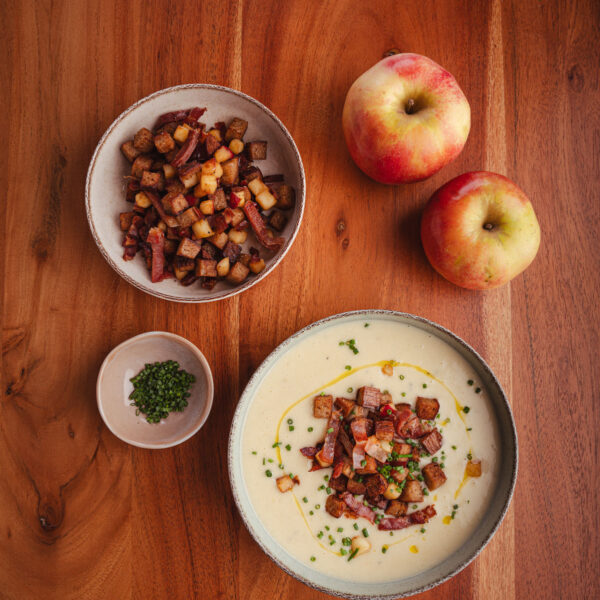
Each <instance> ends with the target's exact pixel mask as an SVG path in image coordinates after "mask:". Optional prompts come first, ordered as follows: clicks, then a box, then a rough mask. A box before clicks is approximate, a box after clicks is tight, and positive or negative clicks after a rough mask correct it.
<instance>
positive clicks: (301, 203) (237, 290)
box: [84, 83, 306, 304]
mask: <svg viewBox="0 0 600 600" xmlns="http://www.w3.org/2000/svg"><path fill="white" fill-rule="evenodd" d="M190 89H191V90H194V89H196V90H216V91H220V92H224V93H227V94H232V95H234V96H238V97H240V98H243V99H244V100H247V101H248V102H250V103H252V104H254V105H255V106H257V107H258V108H259V109H261V110H262V111H263V112H265V113H266V114H267V116H269V117H270V118H271V119H272V120H273V121H274V123H275V124H276V125H277V126H278V127H279V129H280V130H281V132H282V133H283V135H284V137H285V138H286V139H287V141H288V143H289V144H290V147H291V149H292V151H293V153H294V157H295V159H296V163H297V165H298V170H299V175H300V186H299V187H300V189H299V190H296V207H295V210H296V211H299V212H298V221H297V223H296V225H295V227H294V229H293V230H292V232H291V234H290V236H289V237H288V238H287V239H286V243H285V244H284V246H283V248H282V249H281V250H280V251H279V254H278V255H276V256H275V257H274V260H273V262H272V263H271V264H270V265H268V266H267V267H266V268H265V270H264V271H263V272H262V273H259V274H258V275H256V276H255V277H252V278H251V279H248V280H247V281H246V282H244V283H243V284H242V285H238V286H235V287H232V288H231V290H230V291H228V292H227V293H226V294H223V295H221V296H218V297H214V296H210V295H207V296H206V297H202V298H189V297H187V296H177V295H174V294H169V293H165V292H161V291H159V290H155V289H151V288H150V286H149V285H146V284H144V283H142V282H139V281H137V280H136V279H135V278H134V277H131V276H129V275H128V274H127V273H125V271H123V270H122V269H121V268H120V267H119V265H118V264H117V263H116V262H115V261H114V260H113V259H112V258H111V257H110V255H109V254H108V252H107V251H106V249H105V248H104V244H103V243H102V240H101V239H100V236H99V234H98V232H97V230H96V227H95V225H94V221H93V218H92V210H91V205H90V195H91V194H90V185H91V181H92V178H93V175H94V169H95V167H96V161H97V159H98V155H99V154H100V152H101V151H102V148H103V147H104V144H105V143H106V141H107V140H108V138H109V136H110V134H111V133H112V131H113V130H114V129H115V127H116V126H117V125H118V124H119V123H120V122H121V121H122V120H123V119H124V118H125V117H126V116H127V115H129V114H130V113H132V112H134V111H135V110H137V109H138V108H139V107H140V106H141V105H143V104H145V103H146V102H148V101H150V100H153V99H154V98H157V97H158V96H162V95H163V94H168V93H172V92H177V91H179V90H190ZM84 197H85V212H86V216H87V221H88V226H89V228H90V232H91V234H92V237H93V238H94V241H95V242H96V246H97V247H98V249H99V250H100V253H101V254H102V256H103V257H104V259H105V260H106V262H108V264H109V265H110V266H111V267H112V269H113V270H114V271H115V272H116V273H117V274H118V275H119V276H120V277H122V278H123V279H124V280H125V281H127V283H130V284H131V285H133V286H134V287H136V288H137V289H138V290H141V291H142V292H145V293H146V294H150V295H151V296H155V297H156V298H161V299H162V300H169V301H171V302H181V303H187V304H202V303H205V302H218V301H219V300H225V299H226V298H231V297H232V296H236V295H237V294H241V293H242V292H245V291H246V290H248V289H250V288H251V287H252V286H254V285H256V284H257V283H258V282H259V281H262V280H263V279H265V278H266V277H267V275H269V274H270V273H271V272H272V271H273V270H275V268H276V267H277V266H278V265H279V263H280V262H281V261H282V260H283V259H284V257H285V255H286V254H287V253H288V251H289V250H290V248H291V247H292V245H293V243H294V241H295V240H296V236H297V235H298V232H299V231H300V227H301V225H302V219H303V218H304V208H305V204H306V175H305V172H304V164H303V162H302V157H301V156H300V152H299V150H298V147H297V145H296V142H295V141H294V138H293V137H292V135H291V134H290V132H289V131H288V130H287V128H286V126H285V125H284V124H283V123H282V121H281V120H280V119H279V117H278V116H277V115H276V114H275V113H274V112H273V111H272V110H270V109H269V108H267V107H266V106H265V105H264V104H262V102H259V101H258V100H256V99H255V98H253V97H252V96H249V95H248V94H244V92H240V91H238V90H234V89H232V88H229V87H226V86H223V85H216V84H212V83H184V84H180V85H174V86H171V87H168V88H163V89H161V90H158V91H156V92H153V93H151V94H149V95H147V96H144V97H143V98H140V99H139V100H138V101H137V102H134V103H133V104H132V105H131V106H129V107H128V108H126V109H125V110H124V111H123V112H122V113H121V114H120V115H119V116H118V117H117V118H116V119H115V120H114V121H113V122H112V123H111V124H110V125H109V127H108V129H107V130H106V131H105V132H104V134H103V135H102V137H101V138H100V141H99V142H98V144H97V146H96V148H95V150H94V153H93V154H92V158H91V160H90V164H89V167H88V170H87V175H86V178H85V194H84Z"/></svg>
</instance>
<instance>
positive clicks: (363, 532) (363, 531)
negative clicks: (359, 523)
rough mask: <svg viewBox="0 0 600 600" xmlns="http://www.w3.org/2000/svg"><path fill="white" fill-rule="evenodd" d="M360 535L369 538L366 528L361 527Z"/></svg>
mask: <svg viewBox="0 0 600 600" xmlns="http://www.w3.org/2000/svg"><path fill="white" fill-rule="evenodd" d="M362 534H363V535H364V536H365V537H369V532H368V531H367V528H366V527H363V530H362Z"/></svg>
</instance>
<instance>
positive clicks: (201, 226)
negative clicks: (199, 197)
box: [192, 219, 215, 239]
mask: <svg viewBox="0 0 600 600" xmlns="http://www.w3.org/2000/svg"><path fill="white" fill-rule="evenodd" d="M192 231H193V232H194V236H195V237H196V238H197V239H202V238H207V237H210V236H211V235H214V233H215V232H214V231H213V230H212V229H211V228H210V225H209V224H208V221H207V220H206V219H200V220H199V221H196V222H195V223H194V224H193V225H192Z"/></svg>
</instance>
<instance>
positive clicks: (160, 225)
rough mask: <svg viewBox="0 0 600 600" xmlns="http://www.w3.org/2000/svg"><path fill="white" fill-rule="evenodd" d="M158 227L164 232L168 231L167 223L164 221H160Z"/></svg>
mask: <svg viewBox="0 0 600 600" xmlns="http://www.w3.org/2000/svg"><path fill="white" fill-rule="evenodd" d="M157 227H158V228H159V229H160V230H161V231H162V232H163V233H166V232H167V224H166V223H165V222H164V221H159V222H158V225H157Z"/></svg>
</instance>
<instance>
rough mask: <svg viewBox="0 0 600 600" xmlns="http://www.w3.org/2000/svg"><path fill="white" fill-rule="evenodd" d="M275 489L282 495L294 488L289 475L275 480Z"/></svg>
mask: <svg viewBox="0 0 600 600" xmlns="http://www.w3.org/2000/svg"><path fill="white" fill-rule="evenodd" d="M277 487H278V488H279V491H280V492H281V493H282V494H283V493H285V492H289V491H290V490H291V489H292V488H293V487H294V480H293V479H292V478H291V477H290V476H289V475H282V476H281V477H278V478H277Z"/></svg>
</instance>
